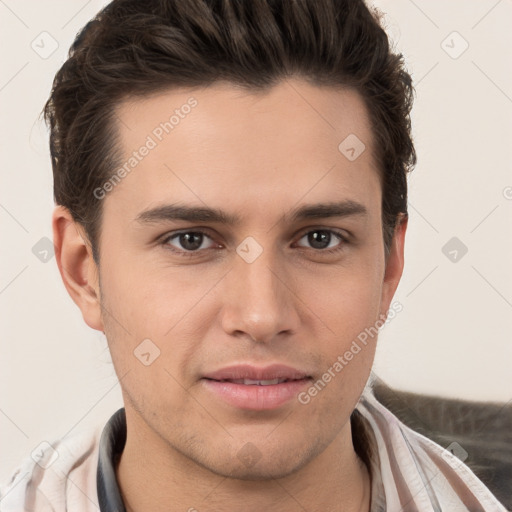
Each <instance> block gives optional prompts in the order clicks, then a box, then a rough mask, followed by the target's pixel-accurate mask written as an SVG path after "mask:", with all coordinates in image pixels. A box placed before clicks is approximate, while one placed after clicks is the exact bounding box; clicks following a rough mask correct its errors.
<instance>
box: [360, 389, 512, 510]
mask: <svg viewBox="0 0 512 512" xmlns="http://www.w3.org/2000/svg"><path fill="white" fill-rule="evenodd" d="M356 410H357V411H358V412H359V413H360V414H361V416H362V417H363V418H364V423H365V426H366V429H367V431H368V432H367V436H369V438H370V439H371V443H370V444H371V446H370V449H371V469H372V473H373V475H372V478H373V479H374V482H373V483H372V487H373V486H374V489H375V491H376V493H378V494H380V496H381V499H382V501H383V502H385V503H386V505H387V509H388V510H390V509H394V507H398V510H400V509H401V508H402V507H403V504H404V503H405V502H407V503H409V504H410V506H411V507H412V508H411V510H412V509H415V510H420V511H421V510H432V507H433V509H434V510H450V511H454V512H455V511H469V510H471V511H493V512H494V511H495V512H506V509H505V508H504V507H503V506H502V505H501V504H500V503H499V501H498V500H497V499H496V498H495V497H494V495H493V494H492V493H491V491H489V489H487V487H486V486H485V485H484V484H483V483H482V482H481V481H480V480H479V479H478V478H477V476H476V475H475V474H474V473H473V472H472V471H471V470H470V469H469V467H468V466H466V465H465V464H464V463H463V462H462V461H461V460H460V459H459V458H458V457H456V456H455V455H454V454H453V453H451V452H449V451H448V450H446V449H444V448H443V447H442V446H440V445H438V444H437V443H435V442H433V441H432V440H430V439H428V438H427V437H425V436H423V435H422V434H420V433H418V432H416V431H414V430H413V429H411V428H409V427H408V426H406V425H405V424H404V423H402V422H401V421H400V420H399V419H398V418H397V417H396V416H395V415H394V414H393V413H392V412H391V411H390V410H389V409H387V408H386V407H385V406H384V405H382V404H381V403H380V402H379V401H378V400H377V399H376V398H375V396H374V395H373V392H372V390H371V388H370V387H367V388H366V389H365V391H364V393H363V394H362V396H361V398H360V400H359V403H358V405H357V407H356Z"/></svg>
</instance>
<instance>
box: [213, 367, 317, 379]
mask: <svg viewBox="0 0 512 512" xmlns="http://www.w3.org/2000/svg"><path fill="white" fill-rule="evenodd" d="M309 376H310V375H309V374H308V373H307V372H305V371H303V370H298V369H297V368H293V367H291V366H287V365H284V364H271V365H269V366H264V367H261V366H260V367H259V366H254V365H251V364H238V365H233V366H227V367H225V368H221V369H220V370H216V371H214V372H211V373H207V374H206V375H204V376H203V378H205V379H212V380H235V379H253V380H271V379H290V380H297V379H304V378H306V377H309Z"/></svg>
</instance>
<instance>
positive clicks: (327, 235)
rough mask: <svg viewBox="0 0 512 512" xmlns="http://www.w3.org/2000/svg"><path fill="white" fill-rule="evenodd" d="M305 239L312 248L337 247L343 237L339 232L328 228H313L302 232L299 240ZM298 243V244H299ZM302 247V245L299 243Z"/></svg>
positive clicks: (341, 243) (340, 244) (343, 240)
mask: <svg viewBox="0 0 512 512" xmlns="http://www.w3.org/2000/svg"><path fill="white" fill-rule="evenodd" d="M303 239H306V240H307V243H308V244H309V245H310V247H311V248H312V249H317V250H325V249H337V248H339V246H342V245H343V242H345V239H344V237H343V236H342V235H340V234H339V233H337V232H335V231H332V230H330V229H315V230H312V231H308V232H307V233H306V234H304V235H303V236H302V238H301V240H303ZM299 245H300V244H299ZM300 246H301V247H304V246H303V245H300Z"/></svg>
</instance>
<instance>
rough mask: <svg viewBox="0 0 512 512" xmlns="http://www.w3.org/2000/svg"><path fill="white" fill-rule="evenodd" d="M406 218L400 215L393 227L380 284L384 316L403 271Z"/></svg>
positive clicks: (404, 215)
mask: <svg viewBox="0 0 512 512" xmlns="http://www.w3.org/2000/svg"><path fill="white" fill-rule="evenodd" d="M408 220H409V219H408V216H407V215H406V214H401V216H400V217H399V219H398V221H397V225H396V227H395V232H394V234H393V239H392V240H391V246H390V248H389V254H388V257H387V261H386V268H385V271H384V280H383V283H382V297H381V313H382V314H384V315H386V314H387V311H388V309H389V306H390V304H391V300H392V299H393V296H394V295H395V292H396V289H397V287H398V283H399V282H400V278H401V277H402V272H403V270H404V247H405V232H406V230H407V222H408Z"/></svg>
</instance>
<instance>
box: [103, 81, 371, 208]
mask: <svg viewBox="0 0 512 512" xmlns="http://www.w3.org/2000/svg"><path fill="white" fill-rule="evenodd" d="M117 128H118V132H119V145H120V149H121V154H122V162H120V166H124V168H125V171H126V172H124V173H122V174H123V179H122V180H121V181H120V182H119V184H117V185H116V186H115V187H114V190H113V191H112V192H111V193H110V195H109V197H108V199H109V200H108V201H107V203H109V202H110V196H111V197H112V202H114V201H115V199H116V197H117V198H118V199H119V200H120V201H122V202H123V203H127V204H128V203H129V205H130V208H131V210H132V212H128V211H127V212H126V213H127V214H128V213H133V210H134V209H138V210H142V209H144V208H146V207H147V205H148V203H151V204H152V205H155V204H158V203H165V202H168V201H169V200H170V199H173V200H175V199H179V200H181V201H187V200H188V201H193V202H194V203H198V202H200V203H204V204H208V205H211V206H216V207H218V206H221V207H222V206H224V205H223V203H224V202H225V201H229V204H231V205H232V206H233V208H235V209H237V210H238V211H247V212H248V213H249V212H250V206H251V205H252V206H254V207H255V208H256V210H255V212H259V213H260V215H263V211H266V212H269V213H270V212H271V211H276V212H277V209H278V208H279V207H280V206H281V207H284V206H286V205H288V206H291V205H292V204H296V203H297V202H298V201H300V200H301V198H304V200H305V202H307V201H309V202H313V201H315V200H317V199H319V200H322V201H326V200H330V201H335V200H339V199H349V200H354V199H356V197H354V196H358V197H357V199H358V200H359V201H360V202H364V199H365V198H366V200H367V202H368V201H369V200H370V199H372V194H373V195H374V196H375V195H377V196H378V195H379V194H380V186H378V183H379V178H378V171H377V168H376V166H375V165H374V162H375V159H374V156H373V151H374V148H373V138H372V133H371V129H370V122H369V118H368V112H367V109H366V106H365V104H364V102H363V100H362V98H361V97H360V96H359V94H358V93H357V92H355V91H353V90H350V89H333V88H328V87H317V86H313V85H310V84H307V83H305V82H303V81H299V80H288V81H283V82H282V83H279V84H278V85H276V86H274V87H272V88H271V89H269V90H267V91H265V92H248V91H246V90H242V89H240V88H237V87H235V86H234V85H232V84H227V83H217V84H214V85H212V86H209V87H204V88H194V89H192V88H190V89H189V88H186V89H173V90H170V91H165V92H161V93H158V94H155V95H152V96H150V97H145V98H142V99H140V98H138V99H130V100H127V101H125V102H123V103H122V104H120V105H119V107H118V109H117ZM327 196H329V197H327ZM379 198H380V196H379V197H374V198H373V199H379ZM118 206H119V204H117V205H116V208H117V207H118ZM132 217H133V215H132Z"/></svg>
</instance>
